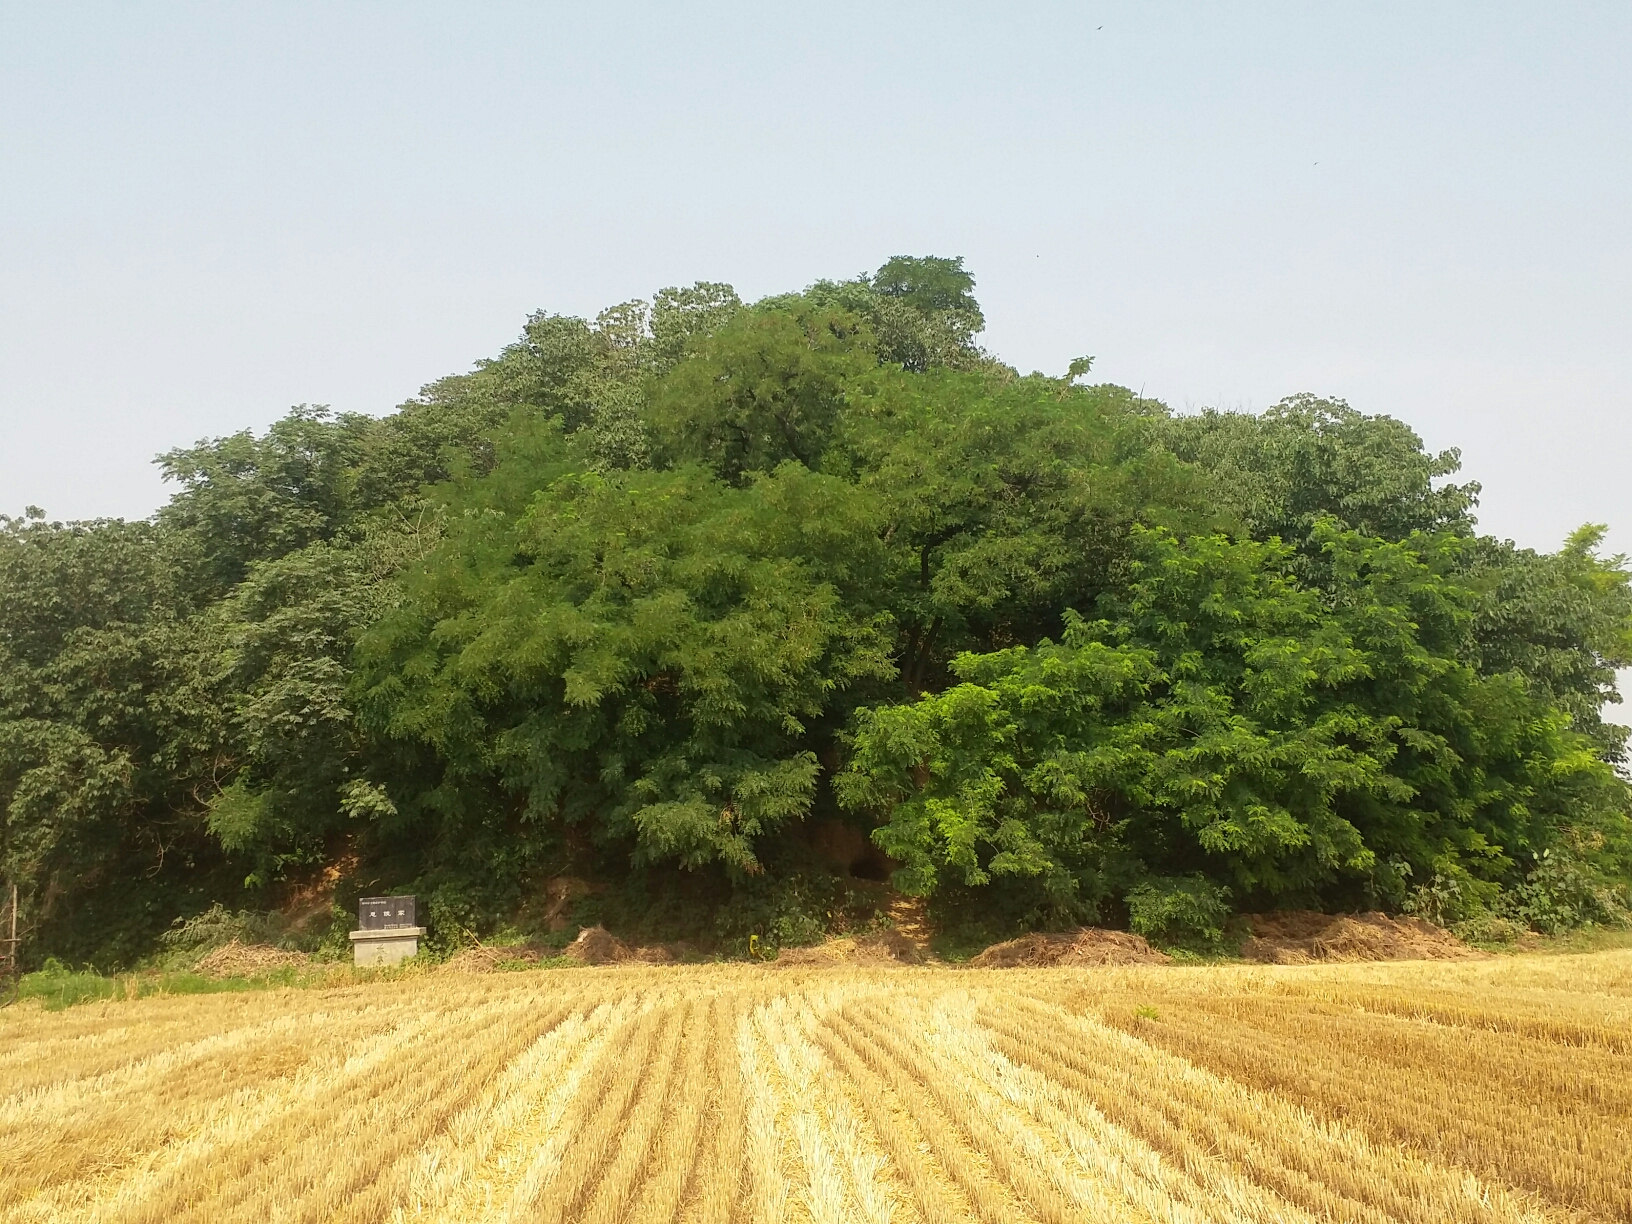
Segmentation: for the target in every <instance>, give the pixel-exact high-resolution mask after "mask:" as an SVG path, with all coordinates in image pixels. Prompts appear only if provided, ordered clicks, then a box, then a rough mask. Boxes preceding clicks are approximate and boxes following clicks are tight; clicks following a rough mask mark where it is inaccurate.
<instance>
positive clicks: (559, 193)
mask: <svg viewBox="0 0 1632 1224" xmlns="http://www.w3.org/2000/svg"><path fill="white" fill-rule="evenodd" d="M1629 64H1632V4H1627V3H1624V2H1619V3H1604V4H1597V5H1569V4H1561V3H1557V2H1556V0H1554V2H1552V3H1547V4H1536V3H1529V4H1525V5H1522V6H1521V5H1502V4H1496V3H1489V2H1481V3H1476V4H1464V5H1459V4H1452V3H1446V2H1444V0H1438V2H1436V3H1433V4H1422V3H1411V4H1401V5H1387V4H1365V5H1344V4H1336V3H1318V4H1317V3H1308V4H1297V5H1277V4H1269V3H1262V2H1259V3H1253V4H1243V5H1226V4H1207V5H1200V4H1192V5H1178V4H1173V5H1160V4H1154V3H1142V4H1137V5H1117V4H1061V5H1048V4H1024V3H1013V2H1012V0H1011V2H1010V3H1005V4H991V3H984V4H979V5H974V4H971V5H964V6H959V5H953V4H947V3H935V4H916V5H914V4H890V3H878V2H875V3H869V4H865V5H847V4H840V3H825V4H821V5H798V6H795V5H775V4H765V3H763V2H760V3H745V4H740V5H703V4H689V5H686V4H670V5H662V6H657V5H651V6H645V5H640V4H633V3H625V4H622V5H617V6H612V5H588V4H573V5H564V4H563V5H546V4H537V3H534V4H526V5H514V6H507V5H502V4H495V3H487V4H468V3H467V4H457V5H455V4H445V5H430V4H411V3H402V2H400V0H399V2H394V3H390V4H383V3H382V4H371V5H364V4H337V3H332V2H328V3H323V4H313V5H300V4H294V3H283V4H277V5H255V4H250V3H243V2H238V3H234V4H231V5H223V4H208V5H205V4H199V5H179V4H141V3H128V2H127V3H118V4H108V5H102V6H88V5H73V4H66V3H55V2H54V3H50V4H39V3H28V4H22V3H12V2H11V0H0V510H3V511H7V512H11V513H16V512H18V511H20V510H21V509H22V507H23V506H24V505H26V504H28V503H36V504H39V505H42V506H44V507H46V508H47V510H48V511H49V512H50V513H51V515H52V516H53V517H63V518H67V517H87V516H93V515H105V514H117V515H144V514H147V513H149V512H151V511H152V510H153V509H154V507H155V506H156V505H158V503H159V502H160V500H161V499H162V498H163V496H164V489H163V486H162V485H161V484H160V482H159V480H158V477H157V473H156V471H155V469H154V468H153V467H152V465H151V463H150V462H149V461H150V459H151V457H152V455H153V454H154V453H155V452H157V451H159V450H162V449H165V448H168V447H170V446H174V445H178V444H185V443H189V442H191V441H193V440H195V439H197V438H199V437H202V436H204V435H212V434H220V433H225V432H230V431H233V430H236V429H239V428H242V427H245V426H255V427H256V428H260V427H263V426H264V425H265V424H266V423H267V422H269V421H270V420H271V419H273V418H274V417H276V416H277V415H279V414H281V413H282V412H283V411H284V410H285V409H286V408H287V407H288V406H289V405H290V404H293V403H298V402H313V403H327V404H331V405H333V406H334V407H336V408H340V409H357V410H362V411H366V412H374V413H378V412H385V411H388V410H389V409H390V408H391V407H392V406H393V405H395V404H396V403H398V402H400V401H401V400H402V399H404V398H405V397H407V396H408V395H411V394H412V393H413V392H414V391H415V390H416V389H417V388H418V387H419V386H420V385H421V384H423V383H425V382H427V381H429V380H430V379H432V378H435V377H437V376H439V375H442V374H445V373H449V372H452V371H456V370H462V369H465V368H468V367H469V365H470V363H471V362H472V361H473V360H475V359H476V358H478V357H482V356H485V355H490V354H492V353H495V352H496V351H497V350H498V349H499V348H500V347H501V346H502V345H503V344H505V343H506V342H507V341H508V340H510V339H511V338H513V337H514V335H515V334H516V333H517V331H518V330H519V329H520V326H521V324H522V321H523V319H524V318H525V316H526V314H527V312H528V311H530V310H533V309H536V308H539V307H545V308H548V309H551V310H557V311H567V312H576V313H589V314H592V313H594V312H595V311H596V310H597V309H598V308H599V307H601V306H603V305H606V304H608V303H611V302H615V301H619V300H622V299H626V298H630V297H635V296H642V295H646V294H649V293H650V292H651V291H652V290H653V289H656V288H658V287H660V286H663V285H666V284H672V283H677V282H690V281H693V280H696V279H700V278H701V279H712V280H726V281H730V282H732V283H733V284H735V285H736V286H737V288H738V289H739V291H741V292H742V293H743V295H744V296H746V297H752V296H757V295H761V294H764V293H768V292H773V291H780V290H784V289H789V288H794V287H798V286H801V285H803V284H806V283H808V282H809V281H811V280H813V279H815V278H818V277H824V276H826V277H836V276H845V275H853V274H855V273H857V272H861V271H864V270H868V269H871V268H875V267H877V266H878V264H880V263H881V262H882V261H883V260H884V259H885V258H886V257H888V256H890V255H893V254H897V253H914V254H921V253H933V254H961V255H964V256H965V257H966V258H967V261H968V264H969V266H970V267H971V268H972V269H973V271H974V272H975V274H976V276H977V278H978V281H979V285H978V289H977V293H978V296H979V297H980V299H981V301H982V303H983V304H984V305H985V308H986V313H987V317H988V319H989V328H988V331H987V333H986V336H985V341H986V343H987V344H988V345H989V346H990V347H991V348H992V349H993V350H994V351H995V352H997V353H998V354H999V355H1001V356H1003V357H1004V358H1006V359H1008V360H1009V361H1011V362H1013V363H1015V364H1017V365H1019V366H1020V367H1021V368H1022V369H1028V370H1029V369H1032V368H1040V369H1043V370H1047V371H1051V372H1060V371H1063V369H1064V367H1065V365H1066V364H1067V362H1068V361H1069V360H1070V359H1071V358H1072V357H1074V356H1077V355H1078V354H1082V353H1092V354H1095V355H1097V357H1098V362H1097V363H1096V365H1095V370H1096V372H1099V373H1101V374H1103V376H1104V377H1106V378H1108V379H1111V380H1114V381H1117V382H1121V383H1125V384H1127V385H1129V386H1131V387H1135V388H1143V389H1144V391H1145V393H1146V394H1147V395H1151V396H1155V397H1159V398H1161V399H1164V400H1166V401H1167V402H1168V403H1170V404H1171V405H1173V406H1174V407H1175V408H1178V409H1187V408H1197V407H1201V406H1203V405H1220V406H1225V407H1246V408H1250V409H1262V408H1264V407H1266V406H1268V405H1269V404H1272V403H1274V402H1275V401H1276V400H1278V399H1280V398H1281V397H1283V396H1285V395H1287V394H1289V393H1292V392H1295V391H1302V390H1309V391H1315V392H1318V393H1321V394H1327V395H1335V396H1341V397H1344V398H1347V399H1348V400H1349V401H1350V402H1351V403H1352V404H1353V405H1354V406H1355V407H1357V408H1360V409H1362V410H1364V411H1368V412H1389V413H1393V414H1395V415H1397V416H1400V417H1402V418H1404V419H1405V420H1407V421H1409V422H1410V423H1411V424H1412V425H1414V426H1415V427H1416V428H1417V429H1418V431H1419V432H1420V433H1421V434H1422V435H1423V436H1424V438H1425V439H1426V440H1427V441H1428V443H1429V444H1430V445H1431V446H1434V447H1442V446H1453V445H1454V446H1460V447H1461V448H1462V451H1463V455H1464V459H1465V464H1466V468H1465V474H1466V475H1467V476H1468V477H1471V478H1473V479H1477V480H1479V481H1482V482H1483V484H1484V487H1485V495H1484V499H1483V510H1482V516H1481V517H1482V520H1483V522H1484V524H1485V526H1486V528H1487V529H1489V530H1491V531H1494V532H1496V533H1497V534H1500V535H1503V536H1508V537H1512V538H1515V539H1517V540H1519V541H1520V542H1521V543H1525V544H1531V545H1535V546H1538V547H1549V548H1550V547H1554V546H1556V544H1557V542H1558V541H1559V540H1560V539H1561V538H1562V537H1563V535H1564V533H1565V532H1567V531H1568V530H1569V529H1570V528H1572V527H1573V526H1575V525H1577V524H1579V523H1581V522H1583V521H1588V520H1592V521H1600V522H1607V523H1610V524H1611V525H1612V533H1611V543H1612V544H1613V545H1615V546H1616V547H1618V548H1624V549H1628V550H1632V485H1629V483H1628V481H1627V480H1626V466H1627V459H1628V455H1629V453H1632V446H1629V443H1632V371H1629V370H1628V368H1627V367H1628V360H1629V355H1632V228H1629V226H1628V219H1629V218H1632V69H1629V68H1628V65H1629Z"/></svg>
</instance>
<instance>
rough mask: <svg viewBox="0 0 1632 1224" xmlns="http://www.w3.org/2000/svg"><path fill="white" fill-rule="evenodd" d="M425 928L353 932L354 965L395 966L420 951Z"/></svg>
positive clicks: (393, 928) (352, 950)
mask: <svg viewBox="0 0 1632 1224" xmlns="http://www.w3.org/2000/svg"><path fill="white" fill-rule="evenodd" d="M423 934H425V928H424V927H386V928H385V929H384V930H380V931H353V932H352V933H351V955H352V961H353V963H354V964H356V965H359V966H362V965H394V964H396V963H397V962H398V961H400V960H404V959H406V958H407V957H410V956H413V955H414V954H415V953H416V952H418V951H419V937H420V936H421V935H423Z"/></svg>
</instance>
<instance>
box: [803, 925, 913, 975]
mask: <svg viewBox="0 0 1632 1224" xmlns="http://www.w3.org/2000/svg"><path fill="white" fill-rule="evenodd" d="M925 959H926V957H925V955H924V951H923V949H922V948H921V947H919V945H918V942H917V941H916V940H914V939H912V938H911V937H910V936H908V935H905V934H903V933H902V932H900V931H897V930H889V931H884V932H882V933H881V934H878V935H860V936H848V935H847V936H844V937H843V938H840V939H829V940H827V941H825V942H824V943H819V944H814V945H812V946H811V947H808V948H783V949H782V950H781V951H780V952H779V953H778V954H777V957H776V960H774V961H773V962H771V963H772V964H774V965H776V966H777V967H779V968H782V967H787V966H797V965H804V966H821V965H921V964H923V963H924V961H925Z"/></svg>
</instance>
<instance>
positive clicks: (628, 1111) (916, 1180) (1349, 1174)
mask: <svg viewBox="0 0 1632 1224" xmlns="http://www.w3.org/2000/svg"><path fill="white" fill-rule="evenodd" d="M1629 1135H1632V952H1625V951H1622V952H1605V953H1597V954H1591V955H1580V956H1549V957H1540V956H1538V957H1525V958H1518V959H1510V960H1492V961H1477V962H1460V963H1454V964H1444V963H1434V964H1428V963H1411V964H1392V965H1354V966H1310V967H1287V968H1264V967H1244V966H1243V967H1218V968H1168V967H1143V966H1141V967H1132V968H1126V969H1080V970H1014V971H1004V970H956V969H949V968H919V969H883V968H881V969H871V968H853V967H851V968H831V969H817V968H810V969H803V968H801V969H792V970H789V969H778V970H767V969H765V968H761V967H749V966H699V967H693V968H672V967H664V968H609V969H599V970H589V969H585V970H553V971H536V972H524V973H514V974H491V975H470V976H458V975H435V976H427V977H422V978H419V979H417V980H407V981H399V982H391V983H380V984H376V985H372V986H349V987H345V988H331V989H315V990H305V991H280V992H267V993H262V994H250V995H213V996H201V997H191V998H164V997H157V998H146V999H138V1000H133V1001H129V1002H122V1003H108V1004H96V1005H91V1006H88V1007H83V1008H78V1009H73V1010H70V1011H68V1012H61V1013H47V1012H43V1011H40V1010H38V1009H37V1008H35V1007H32V1006H25V1007H20V1008H12V1009H8V1010H7V1011H6V1012H5V1013H0V1224H9V1222H11V1221H68V1220H73V1221H97V1222H103V1224H136V1222H138V1221H142V1222H157V1221H211V1222H212V1224H214V1222H218V1221H224V1222H231V1221H245V1222H248V1221H257V1222H259V1221H268V1220H275V1221H358V1222H361V1221H396V1220H402V1221H407V1220H437V1221H450V1222H453V1221H457V1222H460V1224H464V1222H475V1221H482V1222H483V1224H499V1222H501V1221H521V1220H528V1221H532V1220H544V1221H556V1222H560V1224H565V1222H567V1221H572V1222H577V1221H593V1222H595V1224H625V1222H631V1224H655V1222H657V1221H668V1220H677V1221H686V1222H688V1224H690V1222H696V1224H724V1222H726V1221H741V1220H752V1221H763V1222H766V1224H772V1222H787V1224H807V1222H809V1224H848V1222H850V1221H858V1222H864V1224H911V1222H914V1221H925V1222H926V1224H954V1222H961V1221H982V1222H983V1224H1029V1222H1036V1224H1061V1222H1065V1221H1072V1222H1075V1221H1082V1220H1093V1221H1106V1222H1107V1224H1118V1222H1122V1224H1133V1222H1145V1221H1151V1222H1154V1221H1163V1222H1169V1224H1213V1222H1217V1224H1249V1222H1257V1221H1285V1222H1287V1224H1314V1222H1316V1221H1321V1222H1326V1221H1330V1222H1336V1221H1353V1222H1354V1224H1395V1222H1411V1224H1418V1222H1420V1224H1441V1222H1449V1224H1529V1222H1535V1224H1542V1222H1551V1221H1582V1222H1587V1221H1615V1220H1632V1159H1629V1158H1628V1155H1627V1152H1628V1148H1627V1143H1628V1136H1629Z"/></svg>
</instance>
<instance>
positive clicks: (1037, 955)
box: [969, 927, 1170, 969]
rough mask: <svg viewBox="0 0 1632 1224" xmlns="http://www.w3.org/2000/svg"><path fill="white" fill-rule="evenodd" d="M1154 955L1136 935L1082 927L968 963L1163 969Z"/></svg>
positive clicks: (1162, 960) (1010, 945)
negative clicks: (1158, 966)
mask: <svg viewBox="0 0 1632 1224" xmlns="http://www.w3.org/2000/svg"><path fill="white" fill-rule="evenodd" d="M1169 959H1170V958H1169V957H1168V956H1167V954H1166V953H1163V952H1158V951H1157V950H1156V949H1155V948H1153V947H1151V946H1150V945H1149V944H1148V943H1146V942H1145V941H1144V938H1143V937H1142V936H1139V935H1134V934H1132V933H1130V932H1128V931H1106V930H1101V929H1100V928H1098V927H1084V928H1083V929H1081V930H1079V931H1061V932H1053V933H1047V934H1044V933H1041V932H1037V933H1033V934H1031V935H1022V936H1020V938H1019V939H1011V940H1009V941H1008V942H1007V943H1000V944H993V945H992V946H991V947H989V948H987V949H986V950H985V951H984V952H982V953H981V954H980V955H979V956H976V957H974V958H973V959H971V960H970V961H969V966H970V968H973V969H1041V968H1046V967H1049V966H1053V965H1164V964H1167V963H1168V961H1169Z"/></svg>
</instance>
